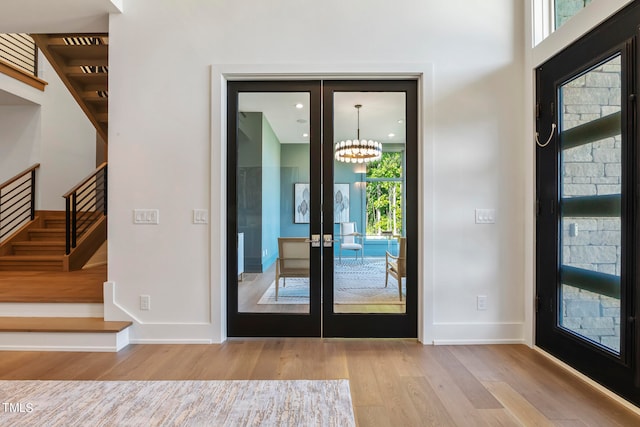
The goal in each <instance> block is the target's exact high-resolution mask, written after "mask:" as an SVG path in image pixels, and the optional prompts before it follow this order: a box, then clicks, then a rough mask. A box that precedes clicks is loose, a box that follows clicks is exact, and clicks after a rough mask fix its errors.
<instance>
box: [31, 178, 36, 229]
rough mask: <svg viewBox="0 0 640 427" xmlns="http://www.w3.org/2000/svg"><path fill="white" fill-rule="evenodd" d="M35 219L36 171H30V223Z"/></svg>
mask: <svg viewBox="0 0 640 427" xmlns="http://www.w3.org/2000/svg"><path fill="white" fill-rule="evenodd" d="M35 218H36V170H35V169H33V170H32V171H31V221H33V220H34V219H35Z"/></svg>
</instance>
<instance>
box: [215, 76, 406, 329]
mask: <svg viewBox="0 0 640 427" xmlns="http://www.w3.org/2000/svg"><path fill="white" fill-rule="evenodd" d="M227 111H228V115H227V117H228V122H227V130H228V150H227V152H228V159H227V170H228V185H227V195H228V196H227V207H228V215H227V218H228V227H227V233H228V234H227V241H228V248H227V250H228V258H227V271H228V275H227V276H228V283H227V296H228V297H227V316H228V319H227V320H228V336H230V337H233V336H256V337H257V336H273V337H285V336H307V337H320V336H324V337H416V336H417V264H416V260H417V250H418V248H417V238H416V236H417V233H418V230H417V82H416V81H411V80H410V81H404V80H403V81H399V80H388V81H309V80H304V81H232V82H229V83H228V88H227Z"/></svg>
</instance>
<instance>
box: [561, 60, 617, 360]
mask: <svg viewBox="0 0 640 427" xmlns="http://www.w3.org/2000/svg"><path fill="white" fill-rule="evenodd" d="M559 91H560V102H561V104H560V109H559V112H560V114H561V117H560V120H561V121H560V130H561V132H560V135H561V138H560V144H561V146H560V148H561V151H560V158H561V165H560V170H561V172H562V185H561V196H560V200H561V217H560V222H561V230H562V235H561V245H560V248H561V257H560V259H561V266H560V277H561V286H560V289H559V291H560V298H559V305H560V313H561V316H559V326H561V327H563V328H565V329H566V330H568V331H570V332H571V333H574V334H576V335H577V336H579V337H581V338H583V339H586V340H589V341H590V342H592V343H594V344H596V345H599V346H602V347H604V348H606V349H608V350H610V351H612V352H615V353H617V354H619V352H620V275H621V270H622V269H621V259H622V258H623V257H624V256H625V254H624V252H623V246H622V221H621V194H622V193H621V189H622V163H621V162H622V134H621V126H622V123H621V104H620V101H621V98H622V93H621V61H620V55H616V56H615V57H613V58H611V59H609V60H607V61H605V62H604V63H601V64H600V65H599V66H597V67H595V68H593V69H591V70H590V71H588V72H586V73H584V74H581V75H579V76H578V77H575V78H574V79H572V80H570V81H569V82H567V83H565V84H563V85H561V86H560V89H559Z"/></svg>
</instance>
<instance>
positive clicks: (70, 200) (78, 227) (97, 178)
mask: <svg viewBox="0 0 640 427" xmlns="http://www.w3.org/2000/svg"><path fill="white" fill-rule="evenodd" d="M62 197H64V198H65V200H66V203H65V205H66V214H65V229H66V233H65V235H66V238H65V240H66V243H65V253H66V254H67V255H69V254H70V253H71V250H72V249H73V248H75V247H76V245H77V242H78V238H79V237H80V236H82V235H83V234H84V233H85V232H86V231H87V230H88V229H89V228H90V227H91V226H92V225H94V224H95V223H96V222H97V221H98V220H99V219H100V218H102V217H103V216H106V215H107V163H103V164H101V165H100V166H99V167H98V168H97V169H96V170H95V171H94V172H92V173H91V174H90V175H89V176H87V177H86V178H85V179H84V180H82V181H81V182H80V183H79V184H78V185H76V186H75V187H73V188H72V189H71V190H69V191H68V192H67V193H66V194H65V195H64V196H62Z"/></svg>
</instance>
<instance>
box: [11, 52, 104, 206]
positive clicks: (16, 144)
mask: <svg viewBox="0 0 640 427" xmlns="http://www.w3.org/2000/svg"><path fill="white" fill-rule="evenodd" d="M40 68H41V74H40V77H41V78H42V79H44V80H45V81H47V82H48V85H47V86H46V88H45V91H44V92H39V91H36V90H35V89H33V88H30V87H29V86H27V85H25V84H23V83H20V82H18V81H17V80H13V79H10V78H8V77H7V76H4V75H0V90H2V91H3V92H4V93H5V95H3V97H2V100H3V101H2V102H0V182H3V181H4V180H6V179H8V178H11V177H12V176H14V175H15V174H17V173H19V172H21V171H23V170H25V169H26V168H28V167H29V166H31V165H33V164H34V163H40V169H39V170H38V172H37V200H36V208H37V209H41V210H64V207H65V206H64V199H63V198H62V195H63V194H64V193H66V192H67V190H69V189H70V188H71V187H73V186H74V185H75V184H77V183H78V181H79V180H81V179H82V178H84V177H85V176H87V175H88V174H89V173H90V172H91V171H93V170H94V169H95V152H96V131H95V129H94V128H93V127H92V125H91V123H90V122H89V120H88V119H87V118H86V116H85V114H84V113H83V112H82V110H81V109H80V107H79V106H78V105H77V103H76V102H75V100H74V99H73V97H72V96H71V94H70V93H69V91H68V90H67V89H66V87H65V86H64V84H63V83H62V82H61V81H60V79H59V78H58V76H57V75H56V73H55V71H54V70H53V69H52V68H51V66H50V65H49V64H48V63H47V62H46V60H44V59H41V62H40ZM10 80H13V81H10ZM36 92H39V93H36ZM7 94H11V95H10V96H9V95H7Z"/></svg>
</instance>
